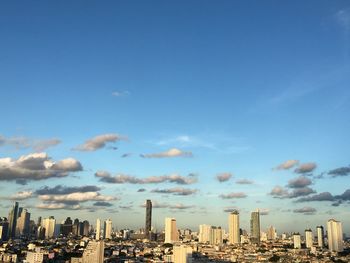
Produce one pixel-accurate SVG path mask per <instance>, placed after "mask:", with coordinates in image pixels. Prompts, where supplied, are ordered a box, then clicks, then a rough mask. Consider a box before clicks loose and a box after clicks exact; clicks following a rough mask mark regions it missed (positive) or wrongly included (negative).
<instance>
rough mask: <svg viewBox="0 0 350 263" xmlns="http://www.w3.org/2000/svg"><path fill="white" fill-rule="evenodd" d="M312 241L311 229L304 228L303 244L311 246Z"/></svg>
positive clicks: (307, 246)
mask: <svg viewBox="0 0 350 263" xmlns="http://www.w3.org/2000/svg"><path fill="white" fill-rule="evenodd" d="M313 243H314V237H313V235H312V230H311V229H306V230H305V246H306V248H311V247H312V245H313Z"/></svg>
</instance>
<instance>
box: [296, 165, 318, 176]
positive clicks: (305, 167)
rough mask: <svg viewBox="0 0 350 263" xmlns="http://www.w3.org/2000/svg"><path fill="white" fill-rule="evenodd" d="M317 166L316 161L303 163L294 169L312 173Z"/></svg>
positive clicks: (298, 171)
mask: <svg viewBox="0 0 350 263" xmlns="http://www.w3.org/2000/svg"><path fill="white" fill-rule="evenodd" d="M316 167H317V164H316V163H302V164H300V165H299V167H298V168H296V169H295V170H294V172H295V173H299V174H304V173H311V172H312V171H313V170H315V169H316Z"/></svg>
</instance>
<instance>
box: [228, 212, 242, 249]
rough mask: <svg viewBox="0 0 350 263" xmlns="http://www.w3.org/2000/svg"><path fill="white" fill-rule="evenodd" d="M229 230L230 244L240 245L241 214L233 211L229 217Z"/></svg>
mask: <svg viewBox="0 0 350 263" xmlns="http://www.w3.org/2000/svg"><path fill="white" fill-rule="evenodd" d="M228 229H229V230H228V231H229V241H230V244H239V243H240V233H239V212H238V211H237V210H234V211H232V212H231V213H230V214H229V216H228Z"/></svg>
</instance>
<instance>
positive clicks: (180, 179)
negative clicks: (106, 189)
mask: <svg viewBox="0 0 350 263" xmlns="http://www.w3.org/2000/svg"><path fill="white" fill-rule="evenodd" d="M95 176H96V177H98V178H100V181H101V182H106V183H113V184H125V183H129V184H158V183H164V182H169V183H176V184H184V185H185V184H194V183H196V182H197V176H196V175H193V174H189V175H188V176H181V175H179V174H170V175H161V176H150V177H146V178H138V177H135V176H132V175H127V174H117V175H114V176H113V175H111V174H110V173H109V172H106V171H97V172H96V173H95Z"/></svg>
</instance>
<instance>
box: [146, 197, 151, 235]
mask: <svg viewBox="0 0 350 263" xmlns="http://www.w3.org/2000/svg"><path fill="white" fill-rule="evenodd" d="M151 227H152V202H151V200H147V201H146V226H145V235H146V238H150V236H149V235H150V232H151Z"/></svg>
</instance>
